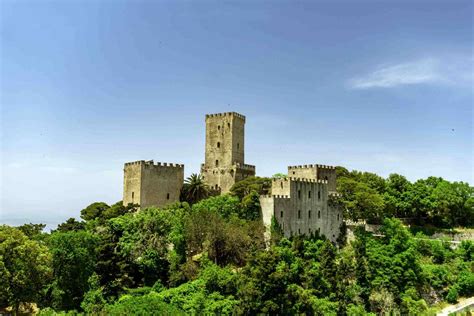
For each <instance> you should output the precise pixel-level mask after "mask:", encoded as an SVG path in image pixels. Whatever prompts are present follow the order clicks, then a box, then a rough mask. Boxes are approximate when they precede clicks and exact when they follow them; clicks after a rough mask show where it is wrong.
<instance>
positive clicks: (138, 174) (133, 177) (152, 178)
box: [123, 160, 184, 208]
mask: <svg viewBox="0 0 474 316" xmlns="http://www.w3.org/2000/svg"><path fill="white" fill-rule="evenodd" d="M123 174H124V177H123V204H124V205H128V204H129V203H132V204H138V205H140V208H146V207H149V206H156V207H163V206H166V205H168V204H171V203H174V202H178V201H179V195H180V192H181V188H182V187H183V181H184V165H182V164H175V163H166V162H164V163H161V162H157V163H156V164H155V163H154V162H153V160H150V161H144V160H139V161H134V162H127V163H125V165H124V168H123Z"/></svg>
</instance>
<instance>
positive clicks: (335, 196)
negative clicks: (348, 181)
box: [329, 192, 342, 198]
mask: <svg viewBox="0 0 474 316" xmlns="http://www.w3.org/2000/svg"><path fill="white" fill-rule="evenodd" d="M329 197H334V198H340V197H342V194H340V193H336V192H329Z"/></svg>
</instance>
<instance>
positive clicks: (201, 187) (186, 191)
mask: <svg viewBox="0 0 474 316" xmlns="http://www.w3.org/2000/svg"><path fill="white" fill-rule="evenodd" d="M209 194H210V189H209V186H208V185H207V184H206V183H205V182H204V179H203V177H202V176H201V175H198V174H195V173H193V174H191V175H190V176H189V177H188V178H186V180H185V181H184V185H183V188H182V190H181V198H180V200H181V201H186V202H188V203H189V204H191V205H192V204H194V203H197V202H199V201H201V200H203V199H205V198H207V197H208V196H209Z"/></svg>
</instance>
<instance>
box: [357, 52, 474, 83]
mask: <svg viewBox="0 0 474 316" xmlns="http://www.w3.org/2000/svg"><path fill="white" fill-rule="evenodd" d="M471 70H472V58H471V59H462V60H456V61H453V60H449V61H448V62H442V61H441V60H439V59H435V58H425V59H419V60H416V61H410V62H403V63H397V64H391V65H383V66H379V67H377V69H375V70H374V71H372V72H370V73H368V74H366V75H362V76H358V77H355V78H352V79H351V80H349V82H348V86H349V87H350V88H351V89H371V88H391V87H396V86H401V85H416V84H456V83H461V82H466V81H470V80H472V74H471V72H472V71H471Z"/></svg>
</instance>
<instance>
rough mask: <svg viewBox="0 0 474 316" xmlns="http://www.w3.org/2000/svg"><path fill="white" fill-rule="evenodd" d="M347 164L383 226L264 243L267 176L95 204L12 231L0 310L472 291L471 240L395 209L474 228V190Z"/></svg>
mask: <svg viewBox="0 0 474 316" xmlns="http://www.w3.org/2000/svg"><path fill="white" fill-rule="evenodd" d="M338 173H339V181H338V188H339V189H340V190H341V192H342V194H343V197H342V200H343V203H344V204H345V205H346V207H347V214H348V215H350V216H351V217H352V218H354V219H359V218H363V219H367V220H370V221H374V222H380V223H382V226H381V228H380V231H379V232H378V233H377V234H376V235H374V234H372V233H369V232H366V231H365V229H364V227H363V226H362V227H360V228H358V229H357V230H356V231H355V237H354V239H353V240H352V241H351V242H348V243H345V242H343V241H342V240H341V243H340V244H338V245H335V244H332V243H331V242H329V241H328V240H325V239H321V238H318V237H315V236H312V237H305V236H300V237H295V238H292V239H286V238H282V236H281V234H278V226H277V225H272V230H273V232H274V234H273V236H272V238H271V240H270V241H267V242H265V240H264V227H263V225H262V222H261V218H260V205H259V202H258V196H259V195H260V194H268V193H269V190H270V185H271V180H270V179H268V178H257V177H255V178H249V179H246V180H244V181H242V182H239V183H237V184H236V185H234V187H233V188H232V190H231V193H230V194H228V195H221V196H211V197H208V198H204V196H203V195H201V193H199V194H198V193H197V192H199V191H200V190H201V189H199V187H200V186H201V183H200V180H199V179H196V178H194V179H190V181H188V184H190V185H191V183H192V185H193V186H194V187H195V188H194V189H190V188H188V189H189V191H187V192H189V195H185V196H187V199H189V201H190V202H191V203H192V204H190V203H188V202H180V203H176V204H173V205H169V206H168V207H165V208H162V209H157V208H148V209H142V210H140V211H137V208H136V206H134V205H129V206H123V205H122V204H121V202H118V203H116V204H114V205H112V206H109V205H107V204H105V203H101V202H98V203H93V204H91V205H90V206H88V207H86V208H85V209H84V210H82V211H81V218H82V219H83V220H84V221H77V220H75V219H68V220H67V221H66V222H64V223H62V224H60V225H59V226H58V228H57V229H56V230H54V231H52V232H51V233H43V232H42V229H43V228H44V226H43V225H40V224H26V225H22V226H20V227H18V228H13V227H9V226H0V280H1V283H2V285H4V286H2V287H1V288H0V307H6V306H13V307H14V308H18V307H19V306H20V304H21V303H33V302H34V303H36V304H38V306H39V307H40V308H41V314H42V315H53V314H56V313H60V312H69V313H75V312H84V313H87V314H111V315H128V314H140V315H145V314H156V315H180V314H252V315H253V314H272V315H273V314H285V315H286V314H290V315H294V314H306V315H345V314H348V315H367V314H370V313H376V314H383V313H388V312H393V313H402V314H410V315H415V314H417V315H418V314H426V315H431V314H432V313H433V310H432V309H430V308H431V306H434V305H435V304H437V303H438V302H440V301H448V302H456V301H457V300H458V299H459V297H462V296H472V295H474V273H473V269H474V261H473V258H474V243H473V242H472V241H463V242H462V243H461V244H460V245H459V246H458V247H457V248H456V249H453V247H452V245H451V244H450V243H448V242H445V241H442V240H431V239H429V238H428V237H427V236H425V235H423V234H422V233H421V232H419V233H417V234H416V235H414V233H412V232H411V231H410V230H409V229H408V228H407V227H406V226H405V225H404V224H403V223H402V222H401V221H399V220H397V219H392V218H389V217H392V216H399V217H405V218H406V217H414V218H415V219H417V220H424V221H429V222H430V223H432V224H439V225H442V226H452V225H454V224H458V223H466V212H468V213H469V212H472V209H469V207H472V205H471V204H470V203H472V188H470V187H469V186H467V185H466V184H463V183H449V182H447V181H444V180H442V179H438V178H429V179H427V180H420V181H417V182H415V183H413V184H412V183H410V182H408V181H407V180H406V179H405V178H403V177H402V176H398V175H391V176H390V177H389V178H388V179H383V178H380V177H378V176H376V175H374V174H368V173H357V172H348V171H347V170H345V169H342V168H339V169H338ZM466 186H467V187H466ZM428 188H429V189H428ZM193 192H194V193H193ZM420 192H424V193H420ZM428 193H429V194H428ZM448 193H449V194H448ZM428 202H429V203H428ZM470 205H471V206H470ZM418 207H423V208H420V209H423V211H418ZM420 212H421V213H420ZM469 214H470V213H469ZM383 218H385V219H383Z"/></svg>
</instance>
